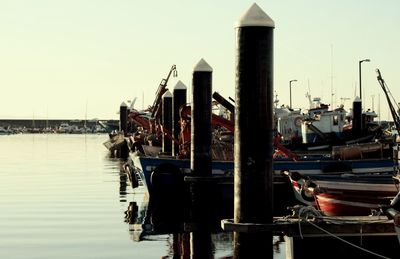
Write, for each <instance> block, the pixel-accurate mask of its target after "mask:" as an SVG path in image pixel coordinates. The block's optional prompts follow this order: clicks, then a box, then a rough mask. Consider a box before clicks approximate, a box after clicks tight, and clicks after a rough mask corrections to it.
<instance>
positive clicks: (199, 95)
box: [190, 59, 215, 259]
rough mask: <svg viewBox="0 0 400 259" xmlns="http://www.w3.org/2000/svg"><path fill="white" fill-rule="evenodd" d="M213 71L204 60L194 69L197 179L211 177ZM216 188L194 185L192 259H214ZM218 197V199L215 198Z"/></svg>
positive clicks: (193, 150) (193, 167)
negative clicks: (212, 234)
mask: <svg viewBox="0 0 400 259" xmlns="http://www.w3.org/2000/svg"><path fill="white" fill-rule="evenodd" d="M212 71H213V70H212V68H211V67H210V65H208V64H207V62H206V61H205V60H204V59H201V60H200V61H199V62H198V63H197V65H196V66H195V68H194V71H193V81H192V107H191V147H190V151H191V152H190V169H191V171H192V174H193V175H194V176H195V177H198V178H206V177H210V176H211V173H212V172H211V91H212ZM214 189H215V188H214V187H212V184H210V183H206V182H202V181H201V180H199V181H195V182H192V183H191V195H192V203H191V218H192V221H193V223H194V224H195V225H197V227H196V230H195V231H193V232H192V233H191V234H190V241H191V242H190V248H191V258H193V259H196V258H199V259H200V258H212V256H211V254H212V249H211V247H212V244H211V233H210V231H209V230H208V229H209V228H210V227H209V226H210V225H211V222H210V221H211V220H212V217H211V216H212V215H213V212H214V211H215V208H214V206H213V203H212V201H213V197H212V195H213V193H214ZM214 198H215V197H214Z"/></svg>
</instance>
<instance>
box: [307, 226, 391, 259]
mask: <svg viewBox="0 0 400 259" xmlns="http://www.w3.org/2000/svg"><path fill="white" fill-rule="evenodd" d="M306 222H308V223H310V224H311V225H312V226H314V227H316V228H318V229H319V230H321V231H322V232H325V233H326V234H328V235H330V236H332V237H334V238H336V239H338V240H340V241H342V242H344V243H346V244H348V245H351V246H353V247H355V248H358V249H360V250H362V251H364V252H367V253H370V254H372V255H375V256H377V257H380V258H385V259H390V257H386V256H383V255H380V254H377V253H375V252H372V251H370V250H367V249H365V248H363V247H360V246H357V245H355V244H353V243H351V242H349V241H347V240H344V239H343V238H340V237H338V236H335V235H334V234H332V233H330V232H329V231H327V230H325V229H323V228H321V227H320V226H318V225H316V224H314V223H312V222H311V221H306Z"/></svg>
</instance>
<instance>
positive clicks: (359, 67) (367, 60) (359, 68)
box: [358, 59, 371, 100]
mask: <svg viewBox="0 0 400 259" xmlns="http://www.w3.org/2000/svg"><path fill="white" fill-rule="evenodd" d="M370 61H371V60H369V59H363V60H360V61H358V75H359V82H360V99H361V100H362V90H361V63H363V62H370Z"/></svg>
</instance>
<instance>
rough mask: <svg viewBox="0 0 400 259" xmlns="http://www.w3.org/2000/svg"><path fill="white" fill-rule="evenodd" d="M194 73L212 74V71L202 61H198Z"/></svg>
mask: <svg viewBox="0 0 400 259" xmlns="http://www.w3.org/2000/svg"><path fill="white" fill-rule="evenodd" d="M193 71H194V72H212V71H213V69H212V67H210V65H209V64H208V63H207V62H206V61H205V60H204V59H200V61H199V62H198V63H197V65H196V66H195V67H194V69H193Z"/></svg>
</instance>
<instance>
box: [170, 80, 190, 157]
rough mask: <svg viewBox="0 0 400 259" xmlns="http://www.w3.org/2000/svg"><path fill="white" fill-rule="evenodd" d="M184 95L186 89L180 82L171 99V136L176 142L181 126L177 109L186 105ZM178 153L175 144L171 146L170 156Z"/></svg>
mask: <svg viewBox="0 0 400 259" xmlns="http://www.w3.org/2000/svg"><path fill="white" fill-rule="evenodd" d="M186 95H187V87H186V85H185V84H183V83H182V82H181V81H180V80H179V81H178V82H177V83H176V85H175V87H174V91H173V97H172V102H173V105H172V113H173V115H174V116H173V118H172V124H173V127H172V133H173V134H172V135H173V136H174V138H175V139H176V140H178V139H179V133H180V131H181V126H180V124H179V120H180V116H179V109H180V108H181V106H182V105H184V104H186V102H187V100H186ZM178 153H179V147H178V145H177V144H173V145H172V155H173V156H176V155H178Z"/></svg>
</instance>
